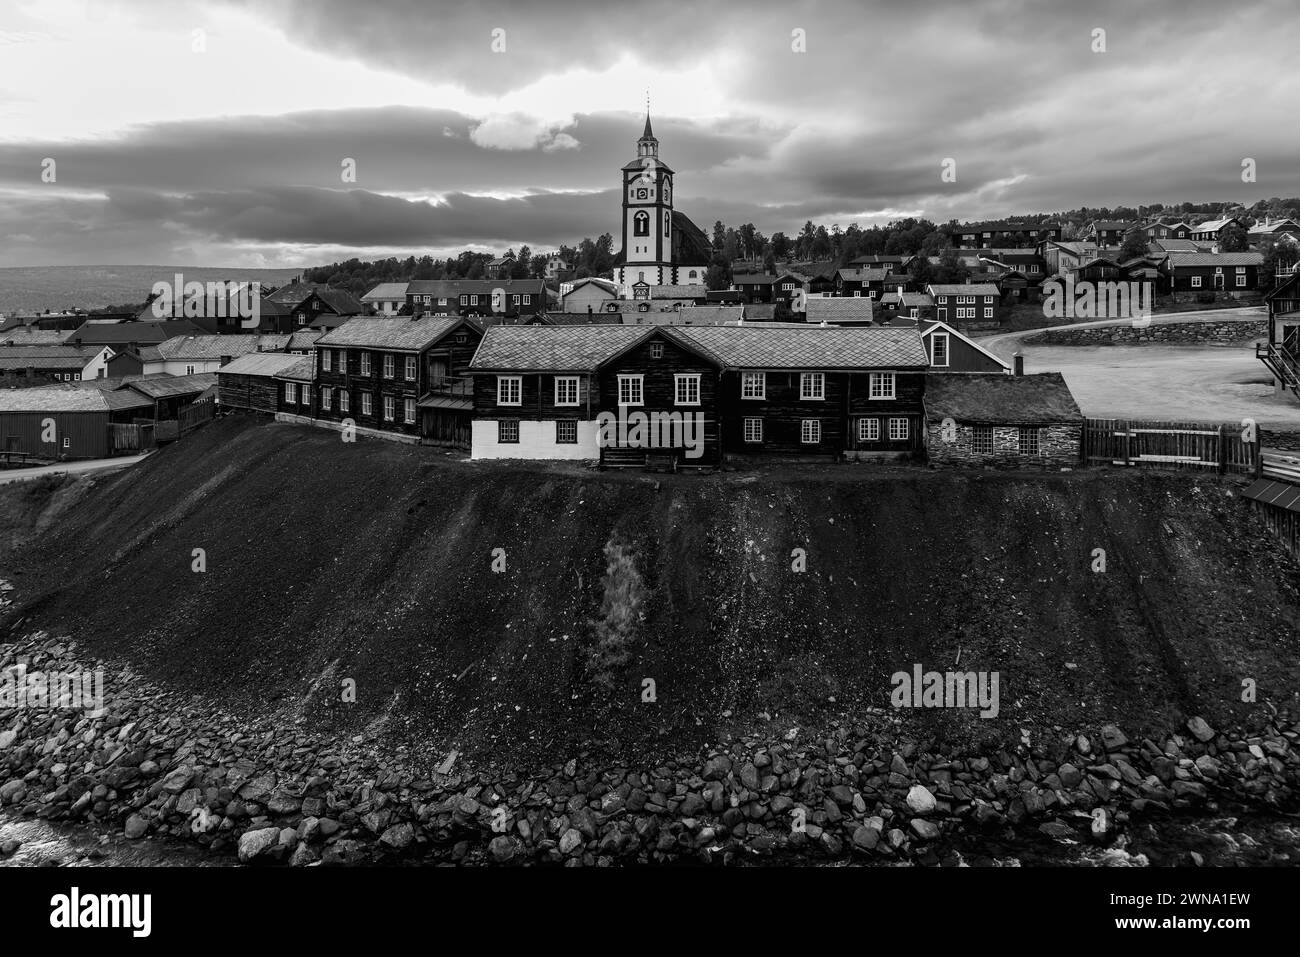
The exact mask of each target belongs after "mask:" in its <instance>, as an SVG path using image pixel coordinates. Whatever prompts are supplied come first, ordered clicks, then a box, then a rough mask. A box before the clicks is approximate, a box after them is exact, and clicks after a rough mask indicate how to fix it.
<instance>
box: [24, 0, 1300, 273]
mask: <svg viewBox="0 0 1300 957" xmlns="http://www.w3.org/2000/svg"><path fill="white" fill-rule="evenodd" d="M1053 8H1055V10H1054V9H1053ZM1049 11H1052V12H1049ZM1298 25H1300V13H1298V12H1297V7H1296V4H1295V0H1276V2H1273V0H1256V2H1249V0H1248V2H1224V0H1213V2H1212V0H1159V2H1157V0H1147V2H1142V3H1135V2H1132V0H1116V2H1070V3H1059V4H1053V3H1046V2H1042V0H1037V2H1032V3H1031V2H1024V0H924V2H916V0H914V2H908V3H892V2H879V0H872V2H864V0H845V2H842V3H832V2H798V0H794V2H790V0H786V2H781V3H772V4H764V3H761V2H759V3H754V2H746V3H743V4H739V3H734V4H728V3H726V2H722V3H717V2H715V3H708V4H702V3H681V4H672V3H671V2H669V3H644V2H634V3H622V2H618V0H602V2H600V3H592V2H590V0H584V2H577V0H545V2H543V0H529V2H519V3H507V2H495V0H479V2H475V3H466V4H464V5H460V4H445V3H438V2H433V3H430V2H428V0H367V2H365V3H356V2H350V0H256V2H252V0H250V2H241V0H195V2H189V0H165V2H164V0H130V2H115V0H38V2H25V0H0V266H13V265H59V264H123V265H124V264H155V263H160V264H161V263H166V264H178V265H214V266H215V265H232V266H298V265H310V264H316V263H323V262H330V261H333V260H336V259H343V258H347V257H350V256H360V257H362V258H373V257H379V256H387V255H398V256H403V257H404V256H406V255H410V254H415V255H421V254H423V253H425V252H429V253H432V254H434V255H440V254H441V255H445V254H447V253H449V252H455V251H458V250H460V249H462V248H465V247H467V246H468V247H473V248H478V249H494V250H502V251H504V250H505V249H506V248H507V247H510V246H514V247H518V246H520V245H522V244H525V243H527V244H529V245H531V246H532V247H533V248H534V250H535V251H540V250H542V249H549V248H554V247H555V246H557V245H558V244H559V243H561V242H568V243H576V241H577V240H579V239H581V238H582V237H583V236H596V235H598V234H600V233H602V232H612V233H615V234H617V232H618V226H619V212H620V210H619V197H618V192H617V187H618V184H619V167H621V166H622V165H623V164H624V163H626V162H628V161H629V160H631V159H632V158H633V157H634V155H635V141H636V138H637V136H638V135H639V134H640V131H641V125H642V123H643V121H644V117H643V110H644V103H645V97H646V90H647V88H648V89H649V91H650V96H651V104H652V115H653V119H654V127H655V133H656V135H657V136H658V137H659V140H660V155H661V158H662V159H663V160H664V161H665V162H666V163H668V164H669V165H670V166H672V167H673V168H674V169H675V170H676V171H677V174H678V176H677V193H676V197H675V199H676V203H677V207H678V208H679V209H681V210H682V211H683V212H685V213H686V214H687V215H689V216H690V217H691V218H692V219H694V220H695V221H696V223H698V224H699V225H700V226H701V227H703V228H705V229H706V231H707V229H708V228H709V227H710V226H711V224H712V223H713V221H714V220H715V219H722V220H724V221H725V222H728V223H730V224H733V225H739V224H740V223H742V222H746V221H751V222H753V223H755V224H756V225H757V226H758V228H759V229H760V230H762V231H763V232H765V233H768V234H771V233H772V232H774V231H777V230H785V231H787V232H791V231H794V230H796V229H797V228H798V226H799V225H800V224H802V223H803V221H804V220H806V219H812V220H814V221H818V222H823V223H826V224H829V223H831V222H839V223H840V224H841V225H845V226H847V225H848V224H849V223H850V222H858V223H860V224H862V225H869V224H871V223H875V222H885V221H887V220H889V219H892V218H897V217H899V216H904V215H924V216H927V217H929V218H931V219H933V220H935V221H936V222H939V221H946V220H948V219H950V218H952V217H954V216H955V217H958V218H961V219H967V218H979V217H986V216H987V217H992V216H1001V215H1007V214H1014V213H1019V212H1031V211H1039V210H1041V211H1053V210H1059V209H1066V208H1071V207H1076V206H1079V205H1116V204H1120V203H1128V204H1136V203H1140V202H1156V201H1158V202H1181V201H1184V200H1191V201H1197V202H1201V201H1218V200H1238V201H1242V202H1247V203H1249V202H1252V201H1254V200H1255V199H1258V198H1262V197H1270V196H1284V197H1285V196H1294V195H1297V194H1300V149H1298V148H1297V145H1296V144H1297V140H1296V133H1295V116H1296V104H1297V102H1300V97H1298V94H1300V69H1297V68H1296V65H1295V57H1294V52H1293V44H1294V39H1295V37H1296V35H1297V26H1298ZM1097 29H1102V30H1104V31H1105V37H1104V42H1105V52H1094V49H1093V48H1094V46H1096V45H1097V40H1096V39H1095V38H1094V31H1095V30H1097ZM496 30H502V31H504V34H497V41H496V43H497V46H500V45H501V42H502V40H504V47H505V48H504V50H502V51H500V52H494V51H493V49H492V46H493V42H494V39H493V37H494V31H496ZM196 31H197V32H196ZM795 31H803V37H804V38H805V39H804V45H805V47H806V49H805V51H804V52H796V50H795V49H793V47H795V46H798V45H799V41H798V38H797V36H796V35H795ZM948 157H951V158H953V159H954V160H955V161H956V173H957V178H956V182H953V183H945V182H943V181H942V180H941V177H940V173H941V164H942V162H943V160H944V159H945V158H948ZM1245 157H1251V158H1253V159H1254V160H1255V161H1256V163H1257V179H1258V181H1257V182H1255V183H1250V184H1247V183H1243V182H1242V177H1241V171H1242V167H1241V164H1242V160H1243V158H1245ZM47 158H48V159H52V160H54V162H55V166H54V170H53V171H54V174H55V181H54V182H43V181H42V164H43V162H44V161H45V160H46V159H47ZM345 159H351V160H355V163H356V182H355V183H345V182H343V181H342V175H341V174H342V164H343V161H344V160H345Z"/></svg>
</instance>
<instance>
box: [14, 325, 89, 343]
mask: <svg viewBox="0 0 1300 957" xmlns="http://www.w3.org/2000/svg"><path fill="white" fill-rule="evenodd" d="M72 332H73V330H71V329H40V328H37V327H36V326H18V327H16V328H14V329H10V330H8V331H6V332H2V333H0V346H3V345H5V344H6V343H9V342H12V343H13V344H14V345H16V346H57V345H61V344H62V343H63V341H64V340H65V339H67V338H68V336H70V335H72Z"/></svg>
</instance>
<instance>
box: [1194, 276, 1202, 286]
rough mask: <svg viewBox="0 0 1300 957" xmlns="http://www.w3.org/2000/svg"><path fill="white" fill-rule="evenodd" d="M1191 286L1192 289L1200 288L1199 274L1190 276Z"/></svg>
mask: <svg viewBox="0 0 1300 957" xmlns="http://www.w3.org/2000/svg"><path fill="white" fill-rule="evenodd" d="M1192 288H1193V289H1200V288H1201V277H1200V276H1193V277H1192Z"/></svg>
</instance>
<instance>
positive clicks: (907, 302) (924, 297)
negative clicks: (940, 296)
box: [899, 292, 934, 309]
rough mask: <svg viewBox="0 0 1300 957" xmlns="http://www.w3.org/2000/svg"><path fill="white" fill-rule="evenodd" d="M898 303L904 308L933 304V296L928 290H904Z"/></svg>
mask: <svg viewBox="0 0 1300 957" xmlns="http://www.w3.org/2000/svg"><path fill="white" fill-rule="evenodd" d="M899 305H901V306H902V307H903V308H905V309H910V308H911V307H913V306H917V307H921V306H933V305H934V296H932V295H930V294H929V293H928V292H905V293H903V295H902V300H901V302H900V303H899Z"/></svg>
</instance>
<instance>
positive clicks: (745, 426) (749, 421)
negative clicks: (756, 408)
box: [741, 415, 763, 445]
mask: <svg viewBox="0 0 1300 957" xmlns="http://www.w3.org/2000/svg"><path fill="white" fill-rule="evenodd" d="M741 429H742V433H741V434H742V436H743V437H744V440H745V441H746V442H748V443H749V444H751V445H757V444H759V443H761V442H762V441H763V420H762V419H761V418H760V417H758V416H754V415H751V416H746V418H745V419H744V421H743V423H742V426H741Z"/></svg>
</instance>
